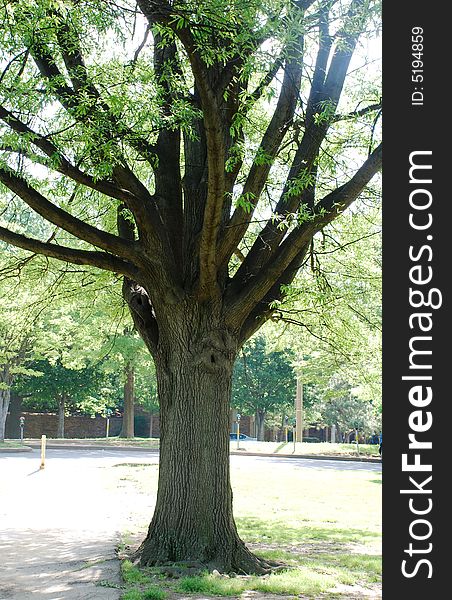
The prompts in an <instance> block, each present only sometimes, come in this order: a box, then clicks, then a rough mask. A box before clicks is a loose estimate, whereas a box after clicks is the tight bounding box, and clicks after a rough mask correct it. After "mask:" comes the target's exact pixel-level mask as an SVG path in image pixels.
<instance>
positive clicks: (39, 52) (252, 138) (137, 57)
mask: <svg viewBox="0 0 452 600" xmlns="http://www.w3.org/2000/svg"><path fill="white" fill-rule="evenodd" d="M137 7H138V9H139V10H137V9H136V6H135V3H131V2H130V3H129V2H128V0H124V2H123V3H122V4H121V5H117V4H116V3H113V2H109V1H107V0H106V1H103V2H96V3H78V2H71V1H70V0H66V1H63V2H61V3H58V4H55V3H54V2H51V1H50V0H34V2H33V3H32V4H30V2H29V1H28V0H26V1H25V0H18V1H17V2H14V3H8V4H6V5H4V6H3V7H2V8H1V9H0V11H1V15H0V18H1V20H2V24H3V28H2V34H1V41H0V43H1V46H2V49H3V51H4V55H5V63H4V64H5V67H4V70H3V73H2V75H1V89H0V95H1V108H0V119H1V120H2V122H3V126H2V130H1V131H2V133H1V147H2V149H3V158H2V161H1V163H0V181H1V182H2V183H3V185H4V186H5V188H6V190H8V191H9V192H10V193H11V194H12V195H13V196H14V198H15V199H16V198H20V201H21V202H23V203H25V204H26V205H27V207H28V208H29V209H31V210H33V211H35V212H37V213H38V214H39V215H41V217H42V218H43V221H42V227H41V236H38V235H36V233H35V231H34V235H32V234H30V232H28V231H27V230H26V228H24V227H23V226H22V224H19V226H17V225H16V220H15V219H14V214H13V213H12V212H11V211H9V212H6V213H5V214H4V221H5V220H6V222H3V223H2V224H1V225H0V239H2V240H3V241H4V242H6V243H7V244H13V245H16V246H19V247H21V248H23V249H25V250H29V251H31V252H34V253H39V254H43V255H45V256H47V257H49V258H55V259H59V260H62V261H66V262H69V263H75V264H77V265H90V266H92V267H94V268H97V269H102V270H107V271H110V272H112V273H113V274H115V275H116V276H119V277H122V279H123V295H124V298H125V300H126V302H127V304H128V305H129V308H130V311H131V314H132V317H133V320H134V323H135V326H136V328H137V330H138V331H139V332H140V335H141V336H142V338H143V340H144V341H145V343H146V346H147V347H148V349H149V351H150V352H151V354H152V356H153V358H154V362H155V366H156V374H157V381H158V393H159V402H160V411H161V447H160V470H159V489H158V496H157V502H156V507H155V511H154V516H153V519H152V523H151V525H150V528H149V531H148V535H147V538H146V540H145V541H144V542H143V544H142V546H141V548H140V551H139V556H140V558H141V562H142V564H155V563H160V562H166V561H168V560H169V561H177V560H185V559H190V560H198V561H199V562H200V563H201V564H203V565H209V566H215V567H217V568H220V569H224V570H236V571H264V570H266V569H267V568H268V563H265V561H261V560H259V559H257V558H256V557H255V556H253V555H252V553H251V552H250V551H249V550H248V549H247V548H246V547H245V545H244V544H243V543H242V542H241V540H240V539H239V537H238V535H237V530H236V527H235V524H234V520H233V516H232V493H231V488H230V478H229V442H228V428H229V401H230V392H231V380H232V368H233V362H234V359H235V357H236V356H237V352H238V350H239V348H240V347H241V346H242V345H243V343H244V342H245V341H246V340H247V339H248V338H249V337H250V336H251V335H252V334H253V333H254V332H256V331H257V330H258V329H259V327H260V326H261V325H262V324H263V323H264V322H265V321H266V320H267V319H268V318H269V317H270V316H271V315H272V313H273V310H274V309H273V304H274V303H275V302H277V301H279V300H281V299H282V297H283V296H284V294H285V291H284V290H285V288H284V286H287V285H289V284H290V283H291V282H292V281H293V279H294V277H295V275H296V273H297V272H298V270H299V268H300V266H301V265H302V264H303V262H304V259H305V256H306V255H307V253H308V252H309V249H310V247H311V243H312V239H313V237H314V236H315V235H316V234H317V233H318V232H320V231H322V230H323V229H324V228H325V227H326V226H327V225H329V224H330V223H331V222H332V221H334V220H335V219H336V218H337V217H338V216H339V215H341V214H342V213H343V212H344V211H345V210H346V209H347V208H348V207H349V206H350V205H351V204H352V203H353V202H354V201H355V200H356V199H357V198H358V197H359V195H360V193H361V192H362V190H363V189H364V188H365V186H366V185H367V184H368V183H369V181H370V180H371V179H372V177H373V176H374V175H375V174H376V173H377V172H378V170H379V169H380V166H381V147H380V146H376V147H375V144H374V142H373V139H374V138H373V129H372V128H371V123H370V124H369V126H368V128H367V130H366V131H367V132H368V135H367V140H366V142H365V143H361V142H360V143H359V144H354V145H353V146H354V147H353V149H351V148H347V146H346V144H345V143H344V140H348V139H350V138H351V130H352V129H353V124H354V123H357V122H359V120H360V119H362V118H363V117H366V116H367V117H369V115H371V114H372V113H374V112H375V111H376V110H378V109H379V99H378V98H375V96H374V95H372V96H371V95H370V94H369V88H368V87H364V86H362V87H360V89H362V90H363V94H364V95H363V96H362V97H360V99H359V102H360V103H361V104H360V105H359V107H356V105H355V106H352V107H350V104H349V103H348V102H347V101H343V102H342V103H341V104H340V100H341V96H342V95H343V94H342V92H343V91H344V88H345V86H346V76H347V72H348V71H349V66H350V63H351V60H352V56H353V53H354V51H355V49H356V47H357V44H358V39H359V37H360V35H362V34H364V33H367V32H369V30H370V29H371V28H372V27H373V26H374V25H375V22H376V21H378V16H379V6H378V3H377V2H375V1H373V0H343V1H339V2H336V1H332V2H324V1H323V0H322V1H319V2H316V1H314V0H307V1H305V0H260V1H258V2H257V1H256V2H254V1H252V2H250V1H249V0H238V1H237V2H234V3H233V4H231V3H230V2H229V1H227V0H201V1H198V2H196V3H192V2H188V3H187V2H185V1H184V2H182V1H179V0H175V1H174V2H171V3H170V2H168V1H167V0H138V2H137ZM138 22H139V23H140V26H138V27H137V26H136V24H137V23H138ZM377 25H378V23H377ZM144 30H146V36H147V37H146V39H145V41H144V42H143V40H140V39H138V37H137V35H138V32H144ZM147 30H149V31H150V32H151V35H150V36H148V31H147ZM135 33H136V34H137V35H134V34H135ZM146 40H150V41H149V44H148V45H147V43H146ZM134 48H136V50H135V49H134ZM351 81H352V83H354V80H353V78H352V79H351ZM309 83H310V85H309ZM344 98H347V95H346V94H345V95H344ZM359 128H360V130H361V129H362V128H361V127H359ZM360 139H362V136H361V137H360ZM330 140H333V142H331V141H330ZM338 140H342V142H340V141H338ZM331 143H333V144H334V152H335V153H337V154H338V153H342V155H343V160H342V161H339V163H338V164H340V165H342V166H345V168H339V169H337V170H336V171H335V172H334V174H333V176H331V161H327V160H325V156H326V153H328V150H329V148H330V145H331ZM369 149H370V151H369ZM32 165H39V168H37V167H35V168H32ZM4 198H5V200H6V202H9V201H10V200H11V196H10V195H8V193H5V195H4ZM14 201H16V200H14ZM13 221H14V224H13ZM253 221H254V222H255V223H257V222H260V223H261V226H260V227H257V230H256V228H255V227H253V226H252V227H250V225H251V224H252V222H253ZM55 227H56V228H57V229H56V230H55V229H54V228H55ZM236 256H238V257H239V258H238V259H236ZM237 260H238V261H239V262H237ZM195 432H196V433H195Z"/></svg>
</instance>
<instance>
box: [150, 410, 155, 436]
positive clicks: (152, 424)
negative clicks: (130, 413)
mask: <svg viewBox="0 0 452 600" xmlns="http://www.w3.org/2000/svg"><path fill="white" fill-rule="evenodd" d="M153 426H154V415H153V413H149V437H150V438H151V437H152V429H153Z"/></svg>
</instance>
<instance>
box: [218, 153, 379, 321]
mask: <svg viewBox="0 0 452 600" xmlns="http://www.w3.org/2000/svg"><path fill="white" fill-rule="evenodd" d="M381 163H382V148H381V145H380V146H378V148H376V149H375V150H374V152H372V154H371V155H370V156H369V158H368V159H367V160H366V161H365V162H364V164H363V165H362V166H361V167H360V169H359V170H358V171H357V172H356V173H355V175H354V176H353V177H352V178H351V179H350V180H349V181H348V182H347V183H345V184H344V185H342V186H340V187H339V188H337V189H336V190H334V191H333V192H331V193H330V194H328V195H327V196H325V197H324V198H323V199H322V200H321V201H320V202H319V203H318V204H317V205H316V208H315V214H314V216H313V218H312V219H310V220H309V221H308V222H306V223H304V224H303V225H301V226H299V227H296V228H295V229H294V230H293V231H292V232H291V233H290V234H289V235H288V236H287V238H286V239H285V240H284V242H283V243H282V244H281V245H280V246H279V247H278V249H277V250H276V252H275V254H274V255H273V256H272V257H271V259H270V260H268V262H267V263H266V264H265V265H264V266H263V267H262V268H261V269H260V271H259V273H258V274H256V275H255V276H253V277H251V278H250V279H249V281H248V282H247V283H246V284H244V285H243V282H241V283H242V285H241V289H240V291H239V292H238V293H236V292H234V291H233V292H232V297H231V298H230V299H229V306H228V309H227V315H228V317H227V318H228V321H229V324H230V326H231V327H232V328H237V327H241V325H242V324H243V322H244V321H245V319H246V318H247V316H248V315H249V314H250V312H251V311H252V310H253V308H254V307H255V306H256V304H257V303H258V302H260V300H261V299H262V298H264V297H265V295H266V294H267V292H268V291H269V290H270V289H271V288H272V286H273V285H274V284H275V282H277V281H278V279H279V278H280V277H281V276H282V275H283V273H284V271H285V270H286V269H287V268H288V267H289V265H290V264H291V262H292V261H293V260H294V259H295V257H296V256H297V254H298V253H299V252H300V251H301V249H302V248H303V247H304V246H305V245H306V244H308V243H309V242H310V240H311V239H312V238H313V236H314V235H315V234H316V233H317V232H318V231H320V230H321V229H323V228H324V227H325V226H326V225H327V224H328V223H330V222H331V221H333V220H334V219H336V218H337V217H338V216H339V215H340V214H341V213H343V212H344V210H345V209H346V208H348V207H349V206H350V204H352V202H354V201H355V200H356V198H357V197H358V196H359V194H360V193H361V192H362V190H363V189H364V187H365V186H366V185H367V184H368V183H369V181H370V180H371V179H372V177H373V176H374V175H375V174H376V173H377V172H378V171H379V170H380V169H381ZM237 276H238V272H237V273H236V275H235V276H234V279H235V277H237ZM234 279H233V282H234ZM236 288H237V286H232V287H231V290H234V289H236Z"/></svg>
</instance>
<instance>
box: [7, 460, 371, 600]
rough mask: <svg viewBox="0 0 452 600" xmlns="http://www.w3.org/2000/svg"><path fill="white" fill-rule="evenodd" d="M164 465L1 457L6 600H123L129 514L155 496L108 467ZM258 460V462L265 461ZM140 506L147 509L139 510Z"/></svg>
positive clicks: (316, 464) (350, 465) (320, 463)
mask: <svg viewBox="0 0 452 600" xmlns="http://www.w3.org/2000/svg"><path fill="white" fill-rule="evenodd" d="M124 463H140V464H143V463H148V464H158V453H156V452H143V451H139V452H138V451H133V450H124V451H119V450H100V449H95V450H94V449H93V450H87V449H84V450H82V449H70V450H69V449H48V450H47V458H46V466H45V468H44V469H42V470H41V469H40V468H39V466H40V451H39V450H33V451H32V452H27V453H20V454H3V453H2V454H0V600H91V599H93V600H118V599H119V597H120V590H119V589H118V588H117V587H116V586H118V585H119V584H120V576H119V562H118V560H117V559H116V557H115V547H116V545H117V543H118V541H119V534H120V532H123V531H125V530H127V529H128V525H130V518H131V517H130V509H131V506H133V508H134V510H137V509H140V510H142V512H143V513H144V514H146V515H147V514H149V516H150V515H151V512H152V504H153V500H152V499H151V498H150V497H149V494H138V495H133V497H130V496H129V495H128V492H127V489H125V488H121V487H115V488H113V489H112V487H111V483H110V486H109V485H108V477H107V475H108V472H109V468H108V467H112V466H114V465H117V464H124ZM244 463H246V466H249V467H250V468H252V467H253V465H255V467H256V468H258V467H262V464H268V466H269V468H275V467H277V468H278V469H283V470H287V475H288V477H290V476H293V474H294V471H300V474H301V473H302V471H303V470H304V469H334V470H347V471H350V470H360V471H361V470H367V471H374V472H378V471H381V464H378V463H377V464H375V463H364V462H347V461H336V460H316V459H303V458H282V457H268V456H266V457H263V456H262V457H256V456H236V455H234V456H231V465H232V467H234V466H238V465H241V466H244ZM259 463H260V464H259ZM140 503H141V504H142V505H141V506H140Z"/></svg>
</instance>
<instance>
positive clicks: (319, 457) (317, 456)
mask: <svg viewBox="0 0 452 600" xmlns="http://www.w3.org/2000/svg"><path fill="white" fill-rule="evenodd" d="M231 454H235V455H236V456H269V457H271V458H278V457H280V458H302V459H305V458H306V459H313V460H339V461H346V462H368V463H381V462H382V460H381V458H371V457H365V456H362V457H360V456H336V455H334V456H330V455H328V454H278V453H273V454H264V453H263V452H246V451H243V452H236V451H234V452H231Z"/></svg>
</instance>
